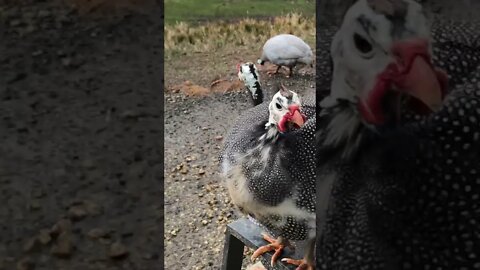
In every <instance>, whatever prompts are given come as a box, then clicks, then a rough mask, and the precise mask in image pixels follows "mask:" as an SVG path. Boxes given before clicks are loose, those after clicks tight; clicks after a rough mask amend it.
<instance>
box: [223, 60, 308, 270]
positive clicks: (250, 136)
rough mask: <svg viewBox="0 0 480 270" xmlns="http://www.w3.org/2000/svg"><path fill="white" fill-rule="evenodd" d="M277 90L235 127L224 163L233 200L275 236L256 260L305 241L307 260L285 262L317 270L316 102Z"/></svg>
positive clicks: (257, 253)
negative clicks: (315, 241) (299, 241)
mask: <svg viewBox="0 0 480 270" xmlns="http://www.w3.org/2000/svg"><path fill="white" fill-rule="evenodd" d="M243 67H248V64H246V65H242V66H241V68H240V70H243ZM245 70H246V71H248V70H250V69H249V68H248V69H247V68H246V69H245ZM257 78H258V77H257ZM279 88H280V89H279V91H278V92H277V93H276V94H275V95H274V96H273V98H272V99H271V101H270V102H263V103H261V104H259V105H257V106H255V107H253V108H250V109H249V110H247V111H246V112H245V113H243V114H242V115H241V116H240V117H239V118H238V120H237V121H236V122H235V123H234V125H233V128H232V130H231V131H230V133H229V134H228V136H227V137H226V140H225V146H224V149H223V151H222V154H221V157H220V163H221V166H222V172H223V175H224V176H225V179H226V180H225V182H226V186H227V188H228V191H229V194H230V197H231V199H232V202H233V203H234V204H235V205H236V206H237V207H238V208H239V209H240V210H241V211H242V212H243V213H245V214H247V215H249V216H251V217H253V218H254V219H255V220H256V221H257V222H258V223H259V224H260V225H262V226H263V228H264V229H266V230H267V231H268V232H269V233H270V234H271V235H273V236H275V237H277V238H276V239H274V238H272V237H270V236H268V235H264V239H265V240H266V241H268V242H270V244H268V245H266V246H263V247H260V248H259V249H257V250H256V251H255V253H254V254H253V256H252V259H255V258H256V257H258V256H260V255H261V254H263V253H265V252H268V251H272V250H275V254H274V256H273V257H272V262H271V263H272V265H273V264H274V263H275V262H276V261H277V260H278V258H279V256H280V254H281V252H282V249H283V248H284V247H285V246H287V245H289V240H306V239H307V240H308V241H307V247H306V249H305V250H306V253H305V258H304V259H303V260H293V259H283V260H282V261H286V262H287V263H290V264H295V265H297V266H298V268H297V269H312V270H313V263H314V262H313V245H314V237H315V156H314V155H315V150H314V149H315V148H314V147H315V142H314V136H315V119H316V117H315V104H314V101H313V102H312V100H308V99H307V100H305V101H303V102H301V101H300V99H299V97H298V95H297V94H296V93H294V92H292V91H289V90H287V89H286V88H285V87H283V86H281V87H279Z"/></svg>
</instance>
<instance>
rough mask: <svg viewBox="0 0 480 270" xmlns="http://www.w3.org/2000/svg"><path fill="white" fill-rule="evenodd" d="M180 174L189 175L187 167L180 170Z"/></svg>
mask: <svg viewBox="0 0 480 270" xmlns="http://www.w3.org/2000/svg"><path fill="white" fill-rule="evenodd" d="M180 173H181V174H187V173H188V169H187V167H183V168H182V169H181V170H180Z"/></svg>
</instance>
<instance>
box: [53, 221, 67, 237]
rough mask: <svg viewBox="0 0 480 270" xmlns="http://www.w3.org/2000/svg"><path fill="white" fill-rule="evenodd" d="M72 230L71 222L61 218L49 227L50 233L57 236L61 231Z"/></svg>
mask: <svg viewBox="0 0 480 270" xmlns="http://www.w3.org/2000/svg"><path fill="white" fill-rule="evenodd" d="M71 230H72V222H71V221H70V220H68V219H61V220H60V221H58V222H57V223H56V224H55V225H53V227H52V228H51V229H50V234H51V235H53V236H57V235H59V234H61V233H62V232H70V231H71Z"/></svg>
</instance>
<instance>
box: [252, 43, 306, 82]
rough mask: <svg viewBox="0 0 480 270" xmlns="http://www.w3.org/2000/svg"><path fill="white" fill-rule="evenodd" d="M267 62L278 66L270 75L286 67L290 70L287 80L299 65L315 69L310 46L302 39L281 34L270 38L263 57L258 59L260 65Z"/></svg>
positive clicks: (264, 48) (264, 47)
mask: <svg viewBox="0 0 480 270" xmlns="http://www.w3.org/2000/svg"><path fill="white" fill-rule="evenodd" d="M266 61H268V62H270V63H272V64H274V65H276V66H277V68H276V70H275V71H274V72H271V71H268V72H267V74H268V75H272V74H276V73H278V70H279V69H280V68H281V67H282V66H285V67H287V69H288V74H287V78H289V77H290V76H291V75H292V70H293V67H295V66H296V65H297V64H299V63H302V64H305V65H309V66H311V67H312V68H313V53H312V49H311V48H310V46H308V44H307V43H305V42H304V41H303V40H302V39H301V38H299V37H297V36H294V35H290V34H281V35H277V36H274V37H272V38H270V39H269V40H267V42H265V45H263V51H262V56H261V57H260V59H258V63H259V64H261V65H263V64H264V63H265V62H266Z"/></svg>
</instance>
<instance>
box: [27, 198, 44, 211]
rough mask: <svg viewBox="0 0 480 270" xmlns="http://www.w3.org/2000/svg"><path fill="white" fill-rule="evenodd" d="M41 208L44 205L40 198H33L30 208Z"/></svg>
mask: <svg viewBox="0 0 480 270" xmlns="http://www.w3.org/2000/svg"><path fill="white" fill-rule="evenodd" d="M40 208H42V205H41V203H40V201H39V200H32V202H31V203H30V209H31V210H39V209H40Z"/></svg>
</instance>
